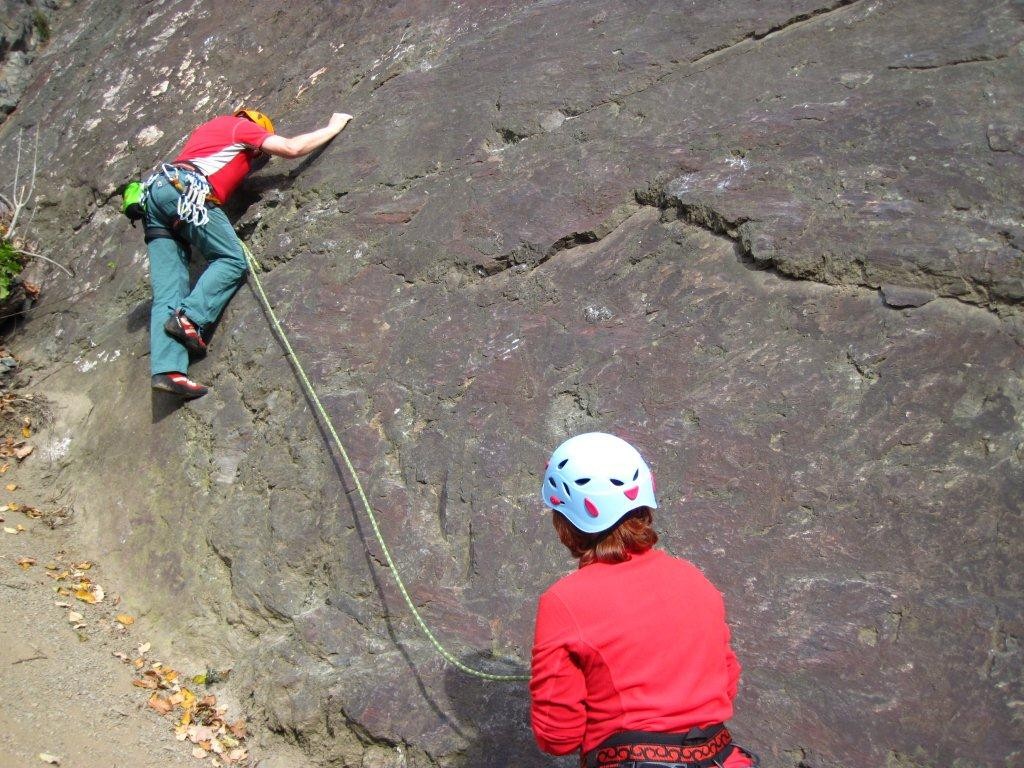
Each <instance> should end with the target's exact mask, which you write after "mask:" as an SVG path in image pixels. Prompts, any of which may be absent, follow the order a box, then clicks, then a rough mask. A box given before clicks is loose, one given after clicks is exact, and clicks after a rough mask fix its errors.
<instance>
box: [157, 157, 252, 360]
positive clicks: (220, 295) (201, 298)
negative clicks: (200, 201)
mask: <svg viewBox="0 0 1024 768" xmlns="http://www.w3.org/2000/svg"><path fill="white" fill-rule="evenodd" d="M179 196H180V195H179V193H178V190H177V189H175V188H174V186H173V185H172V184H171V183H170V182H169V181H168V180H167V179H166V178H165V177H164V176H162V175H161V176H157V178H156V179H155V180H154V181H153V182H152V183H151V184H150V185H149V190H148V192H147V198H146V227H147V228H150V227H159V228H163V229H166V230H170V231H173V232H174V234H175V235H176V236H177V237H178V238H180V239H181V240H183V241H187V242H188V243H191V244H192V245H193V246H195V247H196V248H198V249H199V252H200V253H202V254H203V256H204V257H205V258H206V259H207V261H209V266H208V267H207V268H206V270H205V271H204V272H203V274H202V275H200V276H199V280H197V281H196V284H195V287H194V288H192V289H191V291H190V290H189V272H188V262H189V249H188V248H187V247H186V245H185V244H184V243H182V242H179V241H178V240H177V239H172V238H169V237H159V238H156V239H155V240H151V241H150V242H149V243H148V245H147V246H146V248H147V250H148V251H149V280H150V283H151V285H152V286H153V309H152V313H151V315H150V323H149V333H150V339H149V344H150V353H151V355H150V371H151V373H153V374H157V373H167V372H169V371H178V372H180V373H186V372H187V371H188V351H187V350H186V349H185V347H184V346H183V345H182V344H181V342H179V341H178V340H177V339H175V338H173V337H172V336H170V335H168V334H167V333H166V332H165V331H164V323H165V322H167V318H168V317H169V316H170V315H172V314H173V313H174V312H176V311H178V310H179V309H181V310H183V311H184V312H185V314H186V315H187V316H188V318H189V320H191V321H192V322H193V323H195V324H196V325H198V326H200V327H205V326H208V325H209V324H210V323H212V322H214V321H216V320H217V318H218V317H220V313H221V312H222V311H224V307H225V306H227V303H228V301H230V300H231V297H232V296H233V295H234V293H235V291H236V290H238V287H239V286H240V285H241V284H242V281H243V280H244V279H245V273H246V268H247V267H246V261H245V251H244V250H243V248H242V242H241V241H240V240H239V239H238V235H236V234H235V230H234V229H233V228H232V227H231V222H229V221H228V217H227V216H226V215H224V211H222V210H221V209H220V208H217V207H211V208H210V209H209V213H210V220H209V221H207V222H206V224H204V225H203V226H201V227H197V226H195V225H193V224H189V223H187V222H184V221H183V222H181V223H180V224H178V226H174V224H175V222H176V221H177V216H178V213H177V207H178V198H179Z"/></svg>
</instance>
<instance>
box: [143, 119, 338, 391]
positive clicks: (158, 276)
mask: <svg viewBox="0 0 1024 768" xmlns="http://www.w3.org/2000/svg"><path fill="white" fill-rule="evenodd" d="M351 117H352V116H351V115H348V114H345V113H344V112H336V113H335V114H333V115H331V119H330V120H329V121H328V123H327V125H326V126H324V127H323V128H318V129H316V130H315V131H310V132H309V133H303V134H299V135H298V136H294V137H292V138H286V137H284V136H279V135H277V134H276V133H274V124H273V123H272V122H271V121H270V118H269V117H267V116H266V115H264V114H263V113H262V112H257V111H256V110H254V109H239V110H238V111H237V112H235V113H234V114H233V115H221V116H220V117H215V118H213V119H212V120H209V121H207V122H205V123H203V124H202V125H200V126H199V127H198V128H196V129H195V130H194V131H193V132H192V134H191V135H190V136H189V137H188V139H187V140H186V141H185V146H184V147H182V149H181V151H180V152H179V153H178V156H177V157H176V158H175V159H174V161H173V162H171V163H164V164H163V165H162V166H160V169H159V170H158V171H157V172H156V173H154V174H153V175H152V176H150V177H149V179H148V180H147V181H146V184H145V190H146V191H145V210H146V218H145V234H146V248H147V250H148V252H149V277H150V282H151V284H152V286H153V308H152V312H151V316H150V353H151V354H150V373H151V374H152V377H153V378H152V386H153V389H158V390H164V391H167V392H171V393H173V394H175V395H178V396H180V397H186V398H194V397H202V396H203V395H205V394H206V392H207V388H206V387H205V386H203V385H202V384H199V383H197V382H195V381H193V380H192V379H190V378H189V376H188V364H189V355H190V354H191V355H202V354H205V353H206V341H207V340H206V338H205V334H204V328H206V327H208V326H209V325H210V324H212V323H214V322H215V321H216V320H217V318H218V317H220V314H221V312H222V311H223V310H224V307H225V306H226V305H227V303H228V301H229V300H230V298H231V297H232V295H234V293H235V291H236V290H237V289H238V286H239V285H240V284H241V282H242V280H243V279H244V278H245V273H246V271H247V269H248V267H247V264H246V258H245V250H244V248H243V246H242V243H241V241H240V240H239V239H238V236H237V235H236V234H235V231H234V229H233V228H232V226H231V223H230V222H229V221H228V218H227V216H226V215H225V213H224V211H222V210H221V208H220V206H221V205H222V204H224V203H226V202H227V200H228V198H229V197H231V194H232V192H234V191H235V188H236V187H237V186H238V184H239V183H240V182H241V181H242V179H244V178H245V176H246V174H248V173H249V172H250V171H253V170H256V169H258V168H260V167H262V166H263V165H264V164H265V163H266V162H267V160H269V159H270V158H269V156H270V155H277V156H279V157H286V158H294V157H301V156H303V155H308V154H309V153H310V152H312V151H313V150H315V149H317V148H318V147H321V146H323V145H324V144H326V143H327V142H328V141H330V140H331V139H333V138H334V137H335V136H336V135H337V134H338V132H339V131H341V129H342V128H344V127H345V125H346V124H347V123H348V121H349V120H350V119H351ZM193 246H194V247H195V248H196V249H197V250H199V252H200V253H202V255H203V256H204V257H205V258H206V260H207V261H208V262H209V266H208V267H207V268H206V270H205V271H204V272H203V274H202V275H201V276H200V277H199V279H198V280H197V281H196V284H195V286H193V287H192V288H191V289H190V288H189V269H188V264H189V254H190V251H191V249H192V247H193Z"/></svg>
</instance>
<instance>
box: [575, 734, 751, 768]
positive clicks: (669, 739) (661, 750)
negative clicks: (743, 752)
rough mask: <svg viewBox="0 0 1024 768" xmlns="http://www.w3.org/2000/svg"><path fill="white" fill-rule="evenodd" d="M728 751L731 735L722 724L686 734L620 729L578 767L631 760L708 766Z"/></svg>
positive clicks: (601, 767)
mask: <svg viewBox="0 0 1024 768" xmlns="http://www.w3.org/2000/svg"><path fill="white" fill-rule="evenodd" d="M731 752H732V734H730V733H729V729H728V728H726V727H725V726H724V725H721V724H719V725H713V726H711V727H710V728H694V729H691V730H689V731H687V732H686V733H648V732H646V731H623V732H621V733H616V734H613V735H612V736H609V737H608V738H607V739H605V740H604V741H603V742H601V743H600V744H599V745H598V746H596V747H595V748H594V749H592V750H590V751H589V752H588V753H587V754H586V755H584V756H583V758H582V759H581V760H580V764H581V766H582V768H618V766H620V765H621V766H629V765H632V764H633V763H644V762H654V763H669V764H671V763H678V764H681V765H685V766H687V767H688V768H710V766H713V765H715V762H716V761H717V762H719V763H721V762H723V761H724V760H725V758H726V757H728V756H729V754H730V753H731Z"/></svg>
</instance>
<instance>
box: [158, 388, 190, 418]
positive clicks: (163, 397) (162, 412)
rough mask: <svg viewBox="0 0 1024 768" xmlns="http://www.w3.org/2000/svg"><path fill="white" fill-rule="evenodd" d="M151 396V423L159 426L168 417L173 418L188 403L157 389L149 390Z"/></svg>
mask: <svg viewBox="0 0 1024 768" xmlns="http://www.w3.org/2000/svg"><path fill="white" fill-rule="evenodd" d="M150 393H151V396H152V404H153V405H152V408H153V423H154V424H159V423H160V422H161V421H163V420H164V419H166V418H167V417H168V416H173V415H174V414H175V413H177V412H178V411H179V410H180V409H181V407H182V406H183V405H184V404H185V403H187V402H188V400H185V399H184V398H181V397H178V395H175V394H172V393H170V392H163V391H161V390H158V389H151V390H150Z"/></svg>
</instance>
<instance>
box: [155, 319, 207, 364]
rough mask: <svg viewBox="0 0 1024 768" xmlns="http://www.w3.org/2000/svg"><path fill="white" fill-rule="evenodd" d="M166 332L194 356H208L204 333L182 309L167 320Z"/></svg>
mask: <svg viewBox="0 0 1024 768" xmlns="http://www.w3.org/2000/svg"><path fill="white" fill-rule="evenodd" d="M164 330H165V331H167V333H168V334H169V335H171V336H173V337H174V338H176V339H177V340H178V341H180V342H181V343H182V344H184V345H185V349H187V350H188V351H189V352H191V353H192V354H193V355H205V354H206V342H205V341H203V333H202V330H201V329H200V327H199V326H198V325H196V324H195V323H193V322H192V321H191V320H189V319H188V316H186V315H185V313H184V312H182V311H181V310H180V309H179V310H178V311H177V312H175V313H174V314H173V315H171V316H170V317H168V318H167V322H166V323H164Z"/></svg>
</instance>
